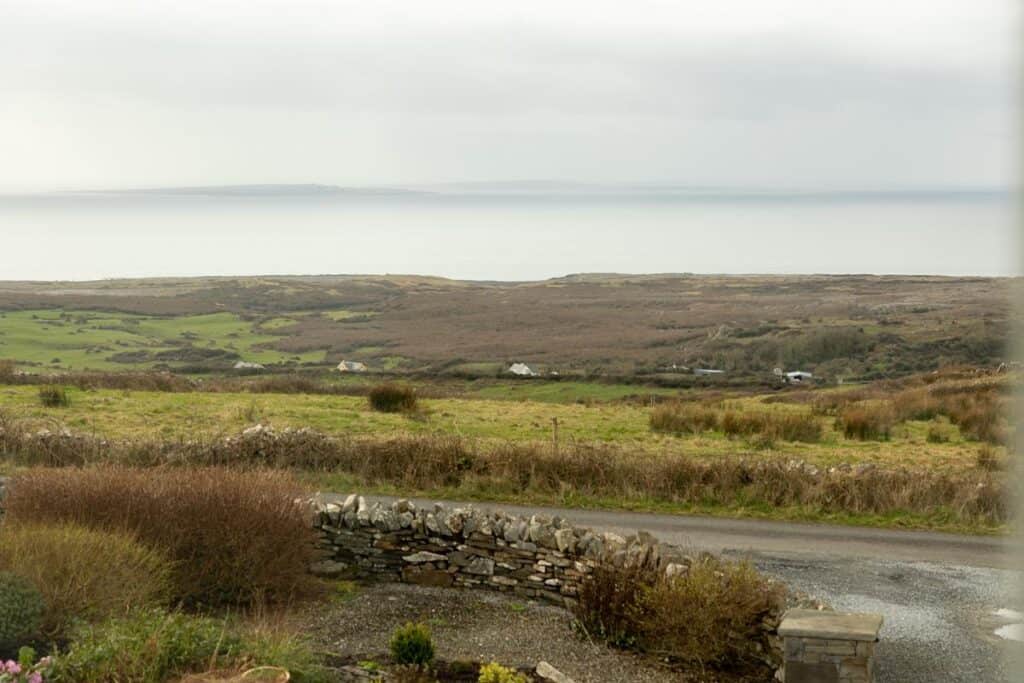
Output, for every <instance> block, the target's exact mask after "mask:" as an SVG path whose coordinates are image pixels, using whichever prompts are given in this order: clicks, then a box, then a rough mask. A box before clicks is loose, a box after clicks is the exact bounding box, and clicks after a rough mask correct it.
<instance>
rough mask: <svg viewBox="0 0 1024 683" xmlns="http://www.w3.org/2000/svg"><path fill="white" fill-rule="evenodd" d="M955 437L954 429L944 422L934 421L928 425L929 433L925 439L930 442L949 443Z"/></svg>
mask: <svg viewBox="0 0 1024 683" xmlns="http://www.w3.org/2000/svg"><path fill="white" fill-rule="evenodd" d="M952 438H953V429H952V427H950V426H949V425H948V424H945V423H943V422H933V423H932V424H930V425H928V433H927V434H926V435H925V439H926V440H927V441H928V443H948V442H949V440H950V439H952Z"/></svg>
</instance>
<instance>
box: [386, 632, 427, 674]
mask: <svg viewBox="0 0 1024 683" xmlns="http://www.w3.org/2000/svg"><path fill="white" fill-rule="evenodd" d="M389 646H390V649H391V656H392V657H393V658H394V660H395V661H396V662H397V663H399V664H411V665H415V666H426V665H428V664H430V663H431V662H432V661H434V642H433V640H432V639H431V637H430V629H429V628H428V627H427V625H426V624H413V623H411V622H410V623H407V624H406V625H405V626H399V627H398V628H396V629H395V632H394V633H393V634H392V635H391V643H390V644H389Z"/></svg>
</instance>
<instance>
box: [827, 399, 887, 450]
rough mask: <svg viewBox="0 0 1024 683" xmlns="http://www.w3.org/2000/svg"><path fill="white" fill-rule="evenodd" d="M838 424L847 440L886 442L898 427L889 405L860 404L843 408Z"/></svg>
mask: <svg viewBox="0 0 1024 683" xmlns="http://www.w3.org/2000/svg"><path fill="white" fill-rule="evenodd" d="M836 423H837V424H836V426H837V428H838V429H841V430H842V432H843V435H844V436H846V438H847V439H857V440H859V441H885V440H886V439H888V438H889V435H890V433H891V432H892V428H893V427H894V426H895V425H896V413H895V412H894V411H893V409H892V407H891V406H890V405H889V404H888V403H858V404H853V405H848V406H846V407H844V408H842V410H841V411H840V413H839V418H838V419H837V420H836Z"/></svg>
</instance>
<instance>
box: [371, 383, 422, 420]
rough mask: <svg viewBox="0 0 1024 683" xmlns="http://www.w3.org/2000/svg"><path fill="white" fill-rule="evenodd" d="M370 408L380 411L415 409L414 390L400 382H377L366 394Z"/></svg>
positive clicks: (392, 411)
mask: <svg viewBox="0 0 1024 683" xmlns="http://www.w3.org/2000/svg"><path fill="white" fill-rule="evenodd" d="M366 399H367V401H368V402H369V404H370V408H372V409H373V410H376V411H379V412H381V413H408V412H412V411H414V410H416V390H415V389H413V388H412V387H407V386H403V385H401V384H378V385H377V386H375V387H373V388H372V389H370V392H369V393H368V394H367V395H366Z"/></svg>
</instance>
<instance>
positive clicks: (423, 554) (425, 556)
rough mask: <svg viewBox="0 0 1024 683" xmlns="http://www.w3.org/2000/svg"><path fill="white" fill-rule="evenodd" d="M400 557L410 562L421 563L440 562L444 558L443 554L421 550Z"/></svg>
mask: <svg viewBox="0 0 1024 683" xmlns="http://www.w3.org/2000/svg"><path fill="white" fill-rule="evenodd" d="M402 559H403V560H405V561H406V562H409V563H411V564H422V563H423V562H442V561H443V560H444V559H445V556H444V555H438V554H437V553H430V552H427V551H426V550H421V551H419V552H418V553H413V554H412V555H403V556H402Z"/></svg>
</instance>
